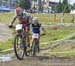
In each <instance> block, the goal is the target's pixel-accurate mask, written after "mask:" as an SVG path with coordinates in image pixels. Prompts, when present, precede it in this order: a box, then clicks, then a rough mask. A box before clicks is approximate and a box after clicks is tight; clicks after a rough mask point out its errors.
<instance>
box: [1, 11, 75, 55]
mask: <svg viewBox="0 0 75 66" xmlns="http://www.w3.org/2000/svg"><path fill="white" fill-rule="evenodd" d="M30 15H31V16H37V17H38V19H39V21H40V22H41V23H43V24H57V23H60V21H61V15H60V14H56V19H55V18H54V14H30ZM13 16H14V13H13V12H9V13H0V23H4V24H9V22H10V21H11V20H12V17H13ZM74 16H75V15H74ZM71 21H72V15H70V14H64V22H65V23H71ZM16 22H18V20H17V21H16ZM74 22H75V20H74ZM74 28H75V27H70V28H66V27H62V28H57V29H50V28H45V29H46V35H45V36H42V37H41V38H40V42H41V43H42V42H50V41H55V40H60V39H63V38H65V37H67V36H69V35H71V34H72V33H74V32H75V29H74ZM30 38H31V37H30ZM40 46H41V47H44V48H45V47H47V46H48V45H40ZM12 47H13V39H8V40H7V41H5V42H0V51H1V50H5V49H9V48H12ZM66 47H67V46H66ZM61 48H62V47H61ZM61 48H55V49H53V50H52V52H55V51H60V49H61ZM69 50H71V51H72V49H71V48H69ZM62 51H64V52H65V51H66V50H62ZM73 51H74V50H73ZM60 52H61V51H60ZM57 55H61V54H57ZM63 55H65V54H63ZM66 55H67V54H66ZM66 55H65V56H66ZM70 55H72V54H70ZM73 55H75V53H73Z"/></svg>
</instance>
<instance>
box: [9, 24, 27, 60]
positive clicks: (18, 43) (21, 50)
mask: <svg viewBox="0 0 75 66" xmlns="http://www.w3.org/2000/svg"><path fill="white" fill-rule="evenodd" d="M25 26H26V25H23V24H17V25H16V27H15V28H16V35H15V38H14V51H15V55H16V57H17V59H19V60H23V59H24V55H26V56H27V51H26V49H27V47H26V35H25ZM10 27H12V26H10Z"/></svg>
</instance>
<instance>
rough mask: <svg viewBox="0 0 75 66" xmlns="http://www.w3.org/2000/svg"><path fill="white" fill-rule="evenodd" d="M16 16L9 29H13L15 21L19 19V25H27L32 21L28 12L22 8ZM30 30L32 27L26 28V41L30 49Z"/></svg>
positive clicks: (18, 9) (16, 11) (17, 11)
mask: <svg viewBox="0 0 75 66" xmlns="http://www.w3.org/2000/svg"><path fill="white" fill-rule="evenodd" d="M15 13H16V15H15V16H14V18H13V19H12V21H11V22H10V24H9V27H11V26H12V25H13V23H14V22H15V20H16V19H17V18H18V20H19V23H20V24H27V23H29V21H30V19H31V18H30V16H29V15H28V13H27V12H25V11H24V10H23V9H22V8H21V7H17V8H16V10H15ZM29 29H30V26H29V25H27V26H26V27H25V34H26V39H27V40H26V41H27V47H30V38H29Z"/></svg>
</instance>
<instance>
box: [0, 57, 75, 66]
mask: <svg viewBox="0 0 75 66" xmlns="http://www.w3.org/2000/svg"><path fill="white" fill-rule="evenodd" d="M0 66H75V59H73V58H59V57H48V56H36V57H26V58H25V59H24V60H23V61H19V60H17V59H14V60H13V61H9V62H1V63H0Z"/></svg>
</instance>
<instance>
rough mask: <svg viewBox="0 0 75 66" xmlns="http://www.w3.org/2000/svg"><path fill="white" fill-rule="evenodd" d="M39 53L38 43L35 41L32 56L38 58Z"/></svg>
mask: <svg viewBox="0 0 75 66" xmlns="http://www.w3.org/2000/svg"><path fill="white" fill-rule="evenodd" d="M37 51H38V41H37V40H33V42H32V56H36V52H37Z"/></svg>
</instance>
